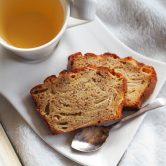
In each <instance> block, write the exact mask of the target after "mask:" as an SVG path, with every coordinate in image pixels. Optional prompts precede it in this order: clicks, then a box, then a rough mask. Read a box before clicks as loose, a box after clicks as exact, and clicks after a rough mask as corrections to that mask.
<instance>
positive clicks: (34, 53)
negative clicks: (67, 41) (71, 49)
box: [0, 0, 96, 60]
mask: <svg viewBox="0 0 166 166" xmlns="http://www.w3.org/2000/svg"><path fill="white" fill-rule="evenodd" d="M95 7H96V2H95V0H71V1H69V0H47V1H46V0H2V1H1V2H0V44H1V45H2V46H4V47H5V48H7V49H9V50H11V51H13V52H14V53H15V54H17V55H19V56H21V57H23V58H26V59H31V60H37V59H42V58H45V57H47V56H49V55H50V54H51V53H52V51H53V50H54V48H55V46H56V45H57V43H58V42H59V40H60V39H61V37H62V36H63V34H64V32H65V30H66V28H67V25H68V21H69V17H70V16H71V15H72V16H74V17H77V18H80V19H84V20H93V19H94V17H95Z"/></svg>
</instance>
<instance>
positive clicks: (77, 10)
mask: <svg viewBox="0 0 166 166" xmlns="http://www.w3.org/2000/svg"><path fill="white" fill-rule="evenodd" d="M59 1H60V2H61V5H62V7H63V12H64V23H63V25H62V27H61V29H60V31H59V33H58V34H57V35H56V36H55V37H54V38H53V39H52V40H50V41H49V42H47V43H45V44H43V45H41V46H38V47H34V48H18V47H15V46H13V45H11V44H9V43H8V42H7V41H5V40H4V39H3V38H2V37H0V44H1V45H2V46H4V47H5V48H6V49H8V50H11V51H12V52H14V53H15V54H16V55H19V56H21V57H23V58H25V59H30V60H39V59H42V58H46V57H47V56H49V55H50V54H51V53H52V51H53V50H54V48H55V46H56V45H57V43H58V42H59V40H60V39H61V37H62V35H63V34H64V32H65V30H66V28H67V27H68V25H69V17H70V16H72V17H76V18H79V19H83V20H93V19H94V17H95V9H96V1H95V0H71V1H70V2H69V0H59Z"/></svg>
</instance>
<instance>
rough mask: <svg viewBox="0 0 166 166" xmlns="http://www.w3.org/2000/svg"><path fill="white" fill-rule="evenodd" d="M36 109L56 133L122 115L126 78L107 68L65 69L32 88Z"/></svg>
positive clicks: (106, 120)
mask: <svg viewBox="0 0 166 166" xmlns="http://www.w3.org/2000/svg"><path fill="white" fill-rule="evenodd" d="M30 93H31V95H32V98H33V100H34V102H35V105H36V110H37V111H38V112H39V114H40V115H41V117H42V118H43V119H44V120H45V121H46V122H47V124H48V125H49V127H50V129H51V130H52V132H53V133H55V134H58V133H64V132H69V131H73V130H76V129H78V128H82V127H86V126H91V125H96V124H99V123H103V122H108V121H112V120H116V119H119V118H121V111H122V107H123V103H124V97H125V93H126V80H125V78H124V77H123V76H122V75H121V74H117V73H115V72H114V70H111V69H108V68H104V67H97V68H95V67H88V68H82V69H76V70H73V71H63V72H61V73H60V74H59V76H58V77H56V76H50V77H48V78H47V79H46V80H45V81H44V83H43V84H40V85H37V86H36V87H34V88H33V89H32V90H31V92H30Z"/></svg>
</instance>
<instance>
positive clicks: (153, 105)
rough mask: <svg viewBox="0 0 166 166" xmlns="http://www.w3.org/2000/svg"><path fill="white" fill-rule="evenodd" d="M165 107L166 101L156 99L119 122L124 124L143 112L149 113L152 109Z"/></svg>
mask: <svg viewBox="0 0 166 166" xmlns="http://www.w3.org/2000/svg"><path fill="white" fill-rule="evenodd" d="M165 105H166V100H165V99H163V98H157V99H156V100H154V101H153V102H151V103H150V104H148V105H146V106H144V107H142V108H141V109H140V110H139V111H138V112H136V113H134V114H131V115H129V116H126V117H124V118H122V119H121V120H120V121H119V122H126V121H128V120H130V119H133V118H135V117H137V116H140V115H142V114H143V113H145V112H148V111H151V110H153V109H156V108H159V107H162V106H165Z"/></svg>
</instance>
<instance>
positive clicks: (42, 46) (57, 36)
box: [0, 0, 70, 52]
mask: <svg viewBox="0 0 166 166" xmlns="http://www.w3.org/2000/svg"><path fill="white" fill-rule="evenodd" d="M60 3H61V4H62V2H61V0H60ZM65 5H66V15H65V19H64V23H63V25H62V27H61V29H60V31H59V32H58V34H57V35H56V36H55V37H54V38H53V39H52V40H50V41H49V42H47V43H45V44H43V45H41V46H38V47H34V48H19V47H15V46H12V45H10V44H8V43H7V42H6V41H5V40H4V39H3V38H1V40H0V44H2V45H3V46H4V47H6V48H7V49H10V50H13V51H20V52H22V51H24V52H30V51H37V50H40V49H43V48H45V47H48V46H50V45H51V44H53V43H54V42H55V41H56V40H57V39H58V38H59V37H60V36H61V35H62V33H63V31H64V30H65V28H66V27H67V21H68V18H69V16H70V5H69V3H68V2H65Z"/></svg>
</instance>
